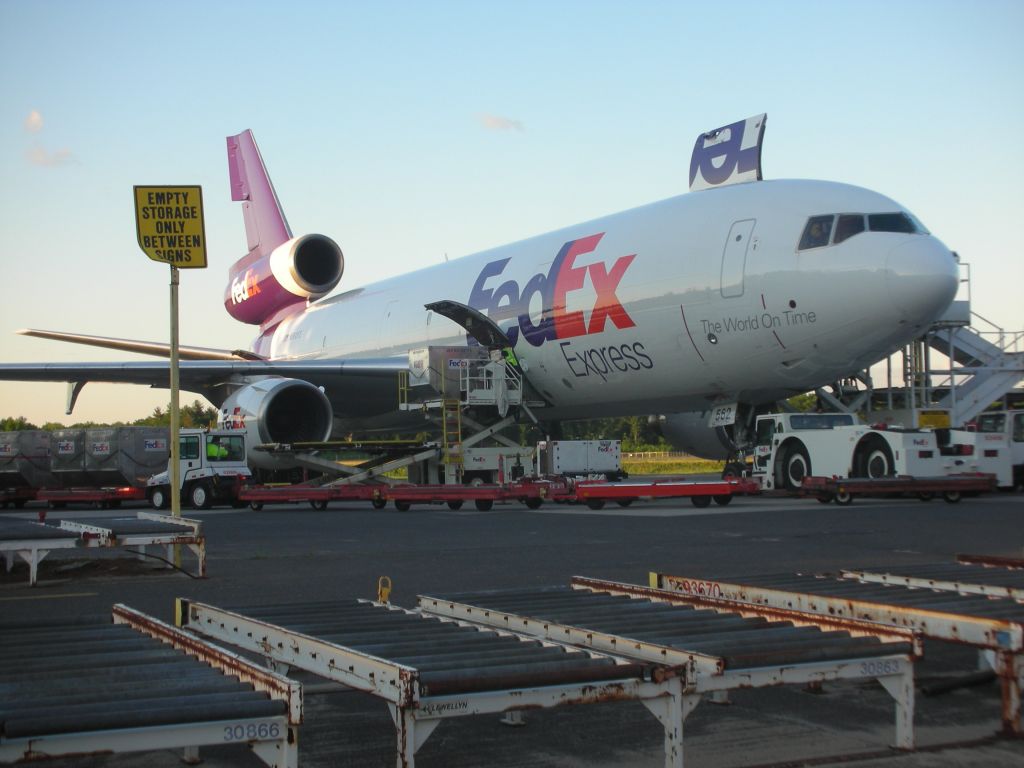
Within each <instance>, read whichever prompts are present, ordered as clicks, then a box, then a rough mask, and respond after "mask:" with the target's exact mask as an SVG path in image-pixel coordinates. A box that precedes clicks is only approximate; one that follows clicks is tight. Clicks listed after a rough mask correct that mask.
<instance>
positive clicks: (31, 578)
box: [18, 549, 50, 587]
mask: <svg viewBox="0 0 1024 768" xmlns="http://www.w3.org/2000/svg"><path fill="white" fill-rule="evenodd" d="M18 554H19V555H20V556H21V559H22V560H24V561H25V562H26V563H28V585H29V586H30V587H34V586H35V585H36V581H38V578H37V577H38V576H39V563H41V562H42V561H43V558H44V557H46V556H47V555H48V554H50V550H48V549H19V550H18Z"/></svg>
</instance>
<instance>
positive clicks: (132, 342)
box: [18, 328, 263, 360]
mask: <svg viewBox="0 0 1024 768" xmlns="http://www.w3.org/2000/svg"><path fill="white" fill-rule="evenodd" d="M18 333H19V334H21V335H22V336H35V337H36V338H38V339H51V340H53V341H67V342H70V343H72V344H86V345H88V346H90V347H104V348H106V349H120V350H123V351H125V352H138V353H140V354H143V355H156V356H157V357H170V356H171V345H170V344H167V343H165V342H160V341H139V340H137V339H116V338H113V337H111V336H88V335H86V334H84V333H67V332H65V331H44V330H40V329H38V328H22V329H21V330H20V331H18ZM178 357H179V359H181V360H261V359H263V358H261V357H260V356H259V355H256V354H254V353H252V352H248V351H246V350H244V349H235V350H228V349H211V348H210V347H190V346H185V345H179V346H178Z"/></svg>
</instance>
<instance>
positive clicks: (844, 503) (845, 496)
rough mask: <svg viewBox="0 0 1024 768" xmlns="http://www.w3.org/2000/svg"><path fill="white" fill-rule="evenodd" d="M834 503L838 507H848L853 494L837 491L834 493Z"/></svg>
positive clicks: (851, 501)
mask: <svg viewBox="0 0 1024 768" xmlns="http://www.w3.org/2000/svg"><path fill="white" fill-rule="evenodd" d="M836 504H838V505H839V506H840V507H848V506H850V505H851V504H853V494H852V493H850V492H849V491H839V492H837V493H836Z"/></svg>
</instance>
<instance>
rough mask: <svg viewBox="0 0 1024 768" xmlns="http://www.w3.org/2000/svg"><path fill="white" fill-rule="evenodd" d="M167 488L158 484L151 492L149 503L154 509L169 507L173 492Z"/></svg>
mask: <svg viewBox="0 0 1024 768" xmlns="http://www.w3.org/2000/svg"><path fill="white" fill-rule="evenodd" d="M167 491H168V489H167V488H164V487H163V486H162V485H158V486H156V487H155V488H153V490H151V491H150V492H149V504H150V506H151V507H153V509H167V507H169V506H170V505H171V494H169V493H168V492H167Z"/></svg>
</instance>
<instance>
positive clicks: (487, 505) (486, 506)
mask: <svg viewBox="0 0 1024 768" xmlns="http://www.w3.org/2000/svg"><path fill="white" fill-rule="evenodd" d="M473 503H474V504H475V505H476V508H477V510H479V511H480V512H490V511H491V507H493V506H494V499H477V500H476V501H475V502H473Z"/></svg>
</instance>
